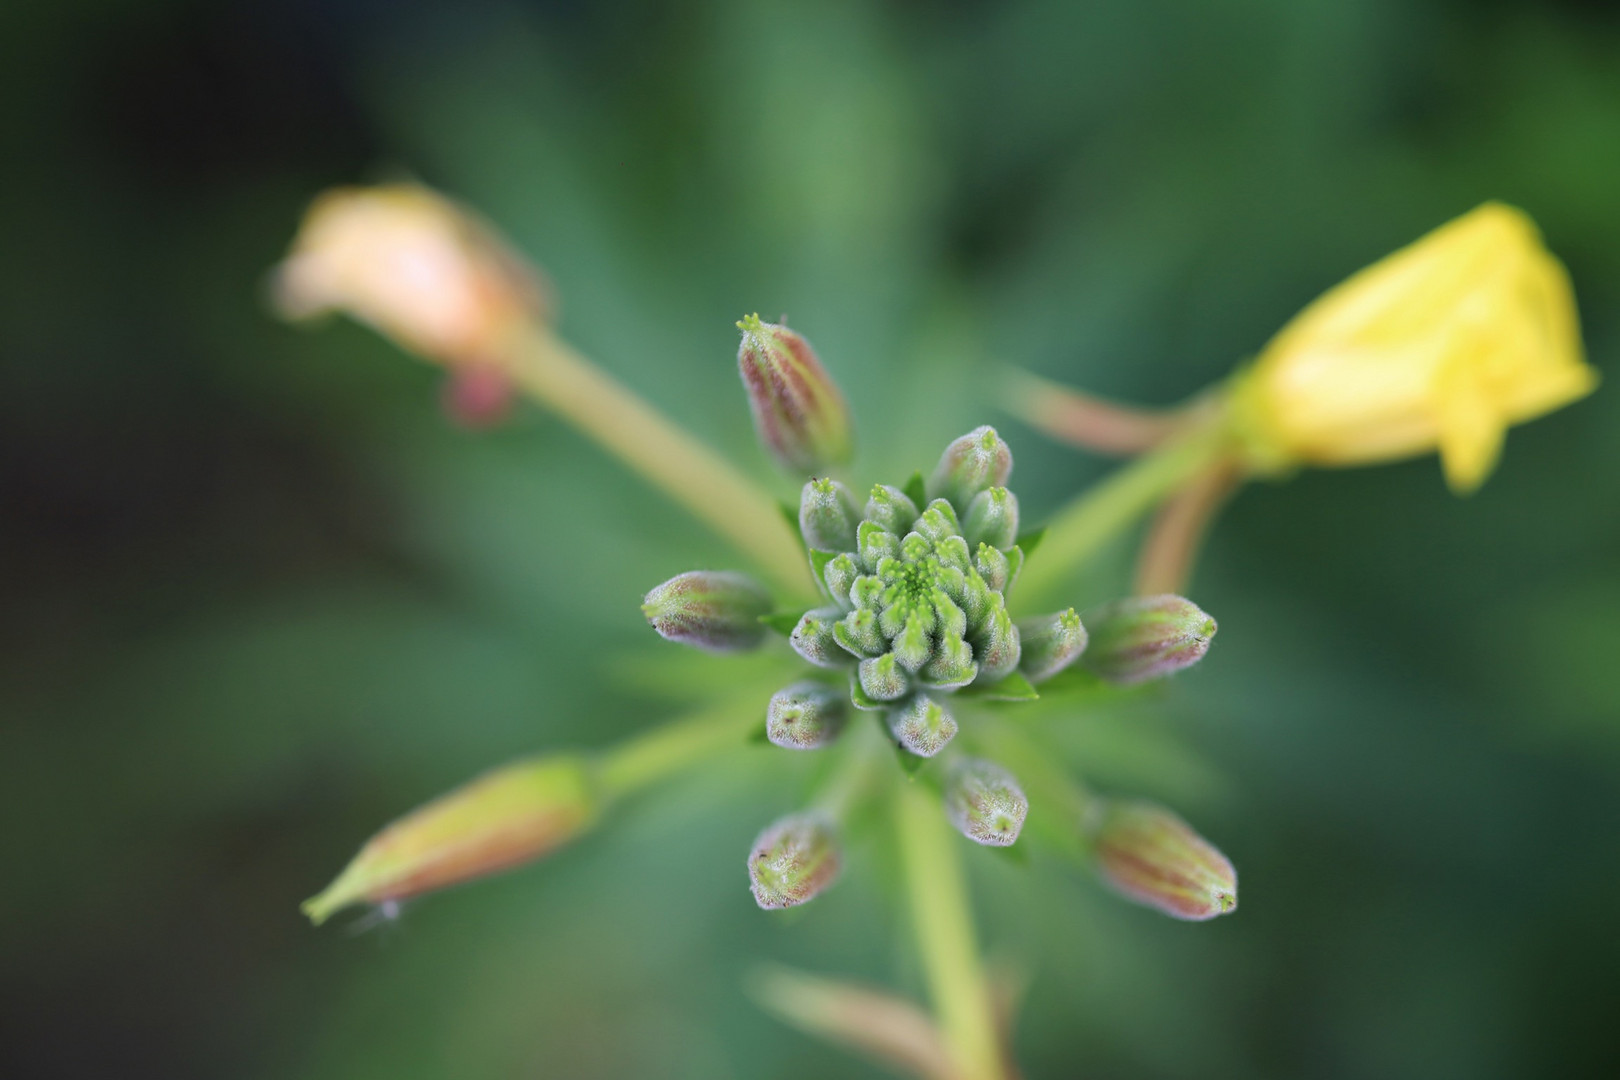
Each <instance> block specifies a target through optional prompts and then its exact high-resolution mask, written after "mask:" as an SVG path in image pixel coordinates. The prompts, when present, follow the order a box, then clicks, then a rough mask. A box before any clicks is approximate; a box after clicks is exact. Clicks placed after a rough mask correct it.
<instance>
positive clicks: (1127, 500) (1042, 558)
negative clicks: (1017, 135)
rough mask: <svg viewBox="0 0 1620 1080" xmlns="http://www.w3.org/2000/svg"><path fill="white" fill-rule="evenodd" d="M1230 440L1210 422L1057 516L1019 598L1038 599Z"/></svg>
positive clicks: (1129, 467) (1143, 459) (1023, 576)
mask: <svg viewBox="0 0 1620 1080" xmlns="http://www.w3.org/2000/svg"><path fill="white" fill-rule="evenodd" d="M1227 439H1228V436H1227V435H1226V433H1225V430H1224V429H1223V428H1222V427H1221V426H1220V424H1219V423H1216V422H1211V423H1207V424H1205V425H1202V426H1200V427H1198V428H1196V429H1194V430H1192V431H1189V432H1187V433H1185V434H1184V435H1182V436H1181V437H1180V438H1177V439H1173V440H1171V441H1170V442H1166V443H1164V444H1163V445H1161V446H1159V447H1158V448H1157V449H1155V450H1154V451H1153V452H1151V453H1149V454H1145V455H1143V456H1142V457H1140V458H1137V459H1136V460H1135V461H1133V462H1131V463H1130V464H1129V465H1127V466H1125V467H1124V468H1122V469H1120V470H1118V471H1117V472H1115V473H1114V474H1113V475H1112V476H1110V477H1108V479H1106V480H1104V481H1103V482H1102V483H1100V484H1097V485H1095V486H1094V487H1092V488H1091V489H1090V490H1089V491H1087V492H1086V493H1085V494H1083V495H1081V496H1079V497H1077V498H1076V499H1074V500H1073V501H1072V502H1070V503H1069V505H1068V506H1066V507H1064V508H1063V509H1061V510H1059V511H1058V512H1057V516H1056V517H1054V518H1053V519H1052V521H1051V523H1050V524H1049V525H1048V526H1047V528H1046V535H1045V536H1044V537H1043V538H1042V540H1041V547H1040V550H1039V551H1038V552H1036V557H1035V558H1033V559H1031V560H1030V564H1029V565H1028V566H1027V567H1025V568H1024V571H1023V573H1022V574H1021V575H1020V577H1019V579H1018V589H1019V592H1020V594H1021V595H1023V596H1035V597H1040V596H1041V594H1042V593H1044V592H1045V591H1046V590H1048V589H1050V588H1052V587H1053V586H1056V585H1059V584H1061V583H1062V582H1063V580H1064V578H1065V577H1066V576H1067V575H1068V574H1069V573H1070V572H1071V571H1072V570H1074V568H1075V567H1077V566H1079V565H1080V564H1081V563H1083V562H1085V561H1086V560H1087V559H1089V558H1090V557H1091V556H1093V555H1095V554H1096V553H1097V551H1098V549H1100V548H1101V547H1102V546H1103V545H1105V544H1107V543H1108V542H1109V541H1110V540H1112V539H1113V538H1114V537H1115V536H1117V535H1119V533H1120V532H1122V531H1124V530H1125V529H1127V528H1129V527H1130V526H1131V525H1133V524H1135V522H1136V521H1137V519H1138V518H1140V517H1141V516H1142V515H1143V514H1145V513H1147V511H1149V510H1151V509H1153V507H1154V506H1156V505H1158V504H1159V503H1160V502H1161V501H1163V500H1164V499H1165V498H1166V497H1167V496H1169V495H1170V494H1171V493H1172V492H1174V491H1176V490H1177V489H1178V488H1180V487H1181V486H1182V485H1183V484H1185V483H1187V481H1188V480H1190V479H1191V478H1192V477H1194V476H1196V475H1197V474H1198V473H1199V472H1201V471H1202V470H1204V469H1205V468H1207V467H1208V466H1209V464H1210V462H1211V461H1212V460H1213V459H1214V458H1215V457H1216V456H1217V455H1220V454H1222V453H1223V452H1224V450H1225V448H1226V444H1227Z"/></svg>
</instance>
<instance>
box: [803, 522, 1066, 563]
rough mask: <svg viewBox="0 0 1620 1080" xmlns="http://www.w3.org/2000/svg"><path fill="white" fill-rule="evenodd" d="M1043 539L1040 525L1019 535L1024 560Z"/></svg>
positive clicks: (1044, 537) (1019, 544)
mask: <svg viewBox="0 0 1620 1080" xmlns="http://www.w3.org/2000/svg"><path fill="white" fill-rule="evenodd" d="M793 527H794V528H795V529H797V528H798V527H799V522H798V519H797V518H795V519H794V521H793ZM1044 539H1046V526H1045V525H1042V526H1041V527H1040V528H1038V529H1031V530H1029V532H1027V533H1023V534H1021V535H1020V536H1019V537H1018V546H1019V547H1021V548H1023V549H1024V558H1026V559H1027V558H1029V557H1030V556H1031V555H1033V554H1035V549H1036V548H1038V547H1040V546H1041V541H1042V540H1044Z"/></svg>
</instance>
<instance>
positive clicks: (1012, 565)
mask: <svg viewBox="0 0 1620 1080" xmlns="http://www.w3.org/2000/svg"><path fill="white" fill-rule="evenodd" d="M1037 539H1039V538H1037ZM1028 558H1029V552H1027V551H1025V550H1024V549H1023V547H1022V546H1021V545H1019V544H1014V545H1013V546H1012V547H1011V548H1010V549H1008V551H1007V586H1006V588H1004V589H1002V590H1001V595H1002V596H1006V595H1007V594H1008V593H1011V592H1012V588H1013V586H1014V585H1016V584H1018V573H1019V571H1021V570H1023V569H1024V562H1025V560H1026V559H1028Z"/></svg>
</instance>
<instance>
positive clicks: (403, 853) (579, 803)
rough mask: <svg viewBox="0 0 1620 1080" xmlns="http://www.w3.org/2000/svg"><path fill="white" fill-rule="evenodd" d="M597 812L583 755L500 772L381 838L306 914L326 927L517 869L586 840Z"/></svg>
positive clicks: (527, 763) (435, 804)
mask: <svg viewBox="0 0 1620 1080" xmlns="http://www.w3.org/2000/svg"><path fill="white" fill-rule="evenodd" d="M597 809H598V807H597V801H596V795H595V792H594V785H593V784H592V783H591V776H590V768H589V765H588V764H587V763H586V762H585V761H584V760H582V759H580V758H573V757H555V758H541V759H538V760H532V761H523V762H518V763H517V764H515V765H508V766H506V767H504V768H500V769H496V770H495V771H494V772H490V773H486V774H485V775H484V776H482V777H480V778H479V779H477V780H474V781H473V782H472V783H470V784H467V785H465V786H463V787H460V788H457V789H456V790H454V791H452V792H450V793H449V794H448V795H443V796H441V797H439V798H438V799H435V800H434V801H433V802H430V803H428V804H427V805H426V806H424V807H422V808H420V809H418V810H415V811H413V812H411V813H409V814H407V815H405V816H404V817H402V818H400V819H399V820H398V821H396V822H394V823H393V824H392V825H390V826H388V828H386V829H384V830H383V831H382V832H380V833H378V834H377V835H376V836H375V837H373V838H372V839H371V841H370V842H369V843H367V844H366V846H365V847H364V848H362V849H361V850H360V854H358V855H356V856H355V857H354V860H353V861H352V862H350V863H349V865H348V866H347V867H345V868H344V870H343V873H341V874H339V875H338V878H337V880H336V881H334V882H332V884H330V885H328V886H327V887H326V891H324V892H322V893H321V894H320V895H319V896H317V897H315V898H314V899H312V900H308V901H306V902H305V903H304V913H305V914H306V915H308V916H309V917H310V919H311V920H312V921H313V922H314V923H315V924H316V925H319V924H321V923H323V922H325V921H326V920H327V919H328V918H329V917H330V916H331V915H332V914H333V913H335V912H337V911H339V910H341V909H343V908H346V907H348V906H349V905H350V904H356V903H372V904H382V903H389V902H392V901H397V900H408V899H410V898H411V897H413V896H420V895H421V894H423V893H426V892H432V891H433V890H435V889H442V888H445V887H447V886H450V885H458V884H460V883H461V882H463V881H469V880H471V879H473V878H476V877H482V876H484V875H486V874H493V873H496V872H498V871H501V870H509V869H511V868H512V867H514V866H519V865H521V864H523V863H526V862H528V861H530V860H531V859H537V858H539V857H540V856H542V855H545V854H546V853H547V852H550V851H552V850H553V849H555V848H558V847H561V846H562V845H563V844H565V843H567V842H568V841H569V840H572V839H573V838H574V837H575V836H578V835H579V834H580V833H581V832H583V831H584V830H585V828H586V827H587V826H588V825H590V823H591V822H592V820H594V818H595V817H596V813H597Z"/></svg>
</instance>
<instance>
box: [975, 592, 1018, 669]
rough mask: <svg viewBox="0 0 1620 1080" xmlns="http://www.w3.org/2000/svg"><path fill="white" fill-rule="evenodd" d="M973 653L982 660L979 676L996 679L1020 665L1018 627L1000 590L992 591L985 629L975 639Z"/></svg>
mask: <svg viewBox="0 0 1620 1080" xmlns="http://www.w3.org/2000/svg"><path fill="white" fill-rule="evenodd" d="M973 655H974V656H975V657H977V658H978V661H979V678H981V679H983V680H984V681H985V682H994V681H995V680H997V679H999V678H1001V677H1002V676H1004V675H1009V674H1011V673H1012V670H1013V669H1014V668H1016V667H1017V666H1018V658H1019V655H1020V649H1019V641H1018V627H1017V626H1016V625H1015V624H1014V623H1013V621H1012V617H1011V616H1010V615H1008V614H1007V605H1006V602H1005V601H1004V600H1002V598H1001V594H1000V593H991V594H990V614H989V615H988V616H987V617H986V618H985V622H984V629H982V630H980V631H979V633H978V634H977V635H976V636H975V637H974V638H973Z"/></svg>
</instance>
